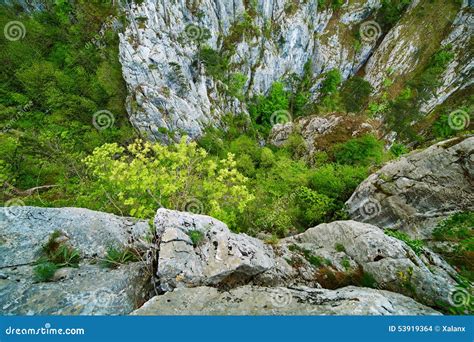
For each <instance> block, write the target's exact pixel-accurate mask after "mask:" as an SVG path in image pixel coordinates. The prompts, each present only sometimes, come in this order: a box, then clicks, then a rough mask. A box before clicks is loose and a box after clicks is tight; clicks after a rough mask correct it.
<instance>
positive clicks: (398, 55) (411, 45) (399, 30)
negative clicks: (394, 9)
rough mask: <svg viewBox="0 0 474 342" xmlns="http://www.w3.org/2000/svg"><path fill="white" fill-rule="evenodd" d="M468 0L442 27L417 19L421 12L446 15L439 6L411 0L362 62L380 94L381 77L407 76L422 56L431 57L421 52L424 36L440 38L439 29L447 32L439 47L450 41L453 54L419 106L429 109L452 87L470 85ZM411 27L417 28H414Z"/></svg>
mask: <svg viewBox="0 0 474 342" xmlns="http://www.w3.org/2000/svg"><path fill="white" fill-rule="evenodd" d="M467 3H468V2H467V1H464V3H463V5H462V8H461V9H460V10H459V12H458V13H457V14H456V15H455V16H453V20H452V22H449V23H448V26H447V27H443V26H441V23H438V25H432V23H431V22H429V21H426V22H422V21H420V13H423V14H424V15H428V16H430V17H431V18H436V17H437V16H445V17H446V16H447V15H448V14H447V13H444V12H443V13H440V12H439V7H436V6H426V4H425V3H424V2H423V1H417V2H413V3H412V5H411V6H410V9H409V10H408V11H407V13H406V14H405V15H404V17H403V18H402V19H401V20H400V22H399V23H397V24H396V25H395V27H394V28H393V29H391V30H390V32H389V33H388V34H387V35H386V36H385V37H384V38H383V41H382V42H381V43H380V45H379V46H378V47H377V49H376V50H375V51H374V54H373V55H372V56H371V57H370V58H369V60H368V61H367V64H366V65H365V72H366V74H365V76H364V78H365V79H366V80H367V81H369V82H370V83H371V84H372V86H373V87H374V89H375V91H374V92H375V93H376V94H381V93H382V92H383V91H385V90H386V89H384V88H385V86H384V80H385V79H387V78H388V79H391V80H395V83H396V82H400V81H402V80H407V79H409V78H410V76H412V75H413V72H416V68H417V65H419V63H420V62H421V61H422V60H423V59H424V58H430V57H431V55H423V54H424V52H423V50H424V49H423V47H425V46H426V40H427V39H429V40H430V41H433V40H436V39H439V36H440V34H439V33H440V32H442V30H445V31H446V32H449V33H448V34H447V36H445V37H443V36H442V35H441V39H440V40H439V42H440V45H441V47H442V48H443V47H447V46H448V45H450V46H451V49H450V51H451V52H452V53H453V56H454V57H453V59H452V60H451V61H450V62H449V64H448V66H447V67H446V69H445V71H444V72H443V75H442V76H441V79H440V86H439V87H438V89H437V90H436V91H435V94H433V96H432V97H431V98H430V99H429V100H428V101H426V102H425V103H424V104H423V105H422V106H421V108H420V109H421V111H422V112H425V113H429V112H431V111H432V110H433V109H434V108H435V107H436V106H437V105H439V104H441V103H443V102H444V101H445V100H446V99H447V98H448V97H449V96H450V95H451V94H453V93H454V92H455V91H457V90H461V89H464V88H467V87H468V86H469V85H471V84H472V83H473V73H474V52H473V51H474V49H473V41H472V39H471V38H472V35H473V30H474V25H473V24H472V22H473V19H474V14H473V12H472V9H470V8H469V6H468V5H467ZM449 15H450V14H449ZM446 18H447V17H446ZM432 20H436V19H432ZM414 27H417V28H418V29H413V28H414ZM436 37H438V38H436ZM434 52H435V51H432V52H431V53H434ZM395 86H399V84H395Z"/></svg>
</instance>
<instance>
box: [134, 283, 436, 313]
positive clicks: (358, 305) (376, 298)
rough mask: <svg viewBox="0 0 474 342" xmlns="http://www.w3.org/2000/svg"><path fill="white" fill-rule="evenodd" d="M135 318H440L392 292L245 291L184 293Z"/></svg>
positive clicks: (152, 304)
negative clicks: (407, 316) (373, 316)
mask: <svg viewBox="0 0 474 342" xmlns="http://www.w3.org/2000/svg"><path fill="white" fill-rule="evenodd" d="M132 314H133V315H139V316H147V315H437V314H439V313H438V312H436V311H434V310H433V309H431V308H428V307H426V306H424V305H421V304H419V303H417V302H415V301H414V300H412V299H411V298H408V297H405V296H402V295H400V294H396V293H391V292H388V291H381V290H373V289H367V288H357V287H352V286H351V287H345V288H342V289H338V290H335V291H333V290H325V289H312V288H309V287H296V288H284V287H276V288H265V287H255V286H242V287H238V288H236V289H232V290H230V291H225V292H219V291H218V290H217V289H215V288H212V287H197V288H181V289H176V290H174V291H173V292H168V293H166V294H165V295H163V296H156V297H153V298H152V299H151V300H150V301H148V302H147V303H145V305H143V306H142V307H141V308H140V309H138V310H136V311H134V312H133V313H132Z"/></svg>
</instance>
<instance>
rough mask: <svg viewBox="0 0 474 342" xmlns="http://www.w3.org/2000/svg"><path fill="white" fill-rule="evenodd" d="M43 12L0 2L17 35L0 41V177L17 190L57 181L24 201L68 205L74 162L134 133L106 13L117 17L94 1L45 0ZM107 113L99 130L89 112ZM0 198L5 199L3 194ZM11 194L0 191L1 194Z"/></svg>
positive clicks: (0, 18)
mask: <svg viewBox="0 0 474 342" xmlns="http://www.w3.org/2000/svg"><path fill="white" fill-rule="evenodd" d="M47 8H48V10H47V11H32V12H30V13H24V12H22V10H21V9H20V8H12V7H9V6H7V5H0V26H1V27H4V26H5V25H6V23H7V22H9V21H12V20H20V21H21V22H22V23H23V24H24V25H25V27H26V32H27V34H26V35H25V37H24V38H23V39H21V40H18V41H15V42H11V41H8V40H6V39H1V40H0V51H1V54H0V64H1V65H2V72H1V73H0V84H1V86H0V94H1V96H0V129H1V130H2V132H1V133H0V141H1V142H2V143H3V142H6V143H7V144H8V146H4V147H2V148H0V177H1V178H2V179H1V181H2V184H1V185H3V182H4V181H7V182H8V183H9V184H11V185H13V186H15V187H16V188H18V189H29V188H32V187H36V186H41V185H50V184H54V185H57V187H55V188H54V189H52V190H50V191H49V192H47V193H45V194H44V195H43V196H42V198H41V199H39V198H38V194H37V193H35V195H34V196H30V197H29V198H24V199H23V200H24V201H25V202H26V203H27V204H33V205H48V206H60V205H68V206H74V205H75V204H76V203H75V196H74V188H75V186H77V184H78V183H79V182H80V178H81V177H83V176H84V175H83V172H82V171H83V170H82V168H81V167H80V164H81V163H80V160H81V159H82V158H83V157H84V156H85V155H87V154H88V153H89V152H91V151H92V150H93V149H94V148H95V147H97V146H100V145H102V144H104V143H107V142H112V141H115V142H120V141H123V140H125V138H130V137H131V136H133V135H134V133H133V130H132V129H131V126H130V124H129V122H128V119H127V116H126V111H125V106H124V101H125V98H126V95H127V93H126V87H125V83H124V81H123V78H122V72H121V65H120V63H119V60H118V55H119V54H118V34H117V33H116V32H114V31H113V28H112V27H110V26H111V25H108V26H106V27H107V28H106V29H105V31H103V34H99V32H100V30H101V28H102V27H103V24H104V20H105V19H104V18H108V17H109V16H115V17H118V15H119V14H118V13H116V9H115V8H114V7H113V6H110V5H107V4H104V3H99V2H86V1H75V2H63V1H56V2H48V5H47ZM99 110H108V111H110V112H111V113H112V114H113V116H114V119H115V123H114V125H113V126H111V127H109V128H108V129H104V130H98V129H96V128H95V127H94V125H93V115H94V113H96V112H97V111H99ZM3 196H4V197H3ZM9 196H11V194H9V193H8V192H7V193H5V192H2V197H1V198H0V200H7V199H8V198H9Z"/></svg>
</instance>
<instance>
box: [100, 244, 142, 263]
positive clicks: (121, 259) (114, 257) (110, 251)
mask: <svg viewBox="0 0 474 342" xmlns="http://www.w3.org/2000/svg"><path fill="white" fill-rule="evenodd" d="M138 260H139V257H138V255H137V253H136V252H135V251H133V250H131V249H129V248H125V249H118V248H115V247H113V246H110V247H109V248H107V253H106V254H105V258H104V259H103V260H102V265H103V266H104V267H107V268H117V267H119V266H120V265H125V264H127V263H130V262H135V261H138Z"/></svg>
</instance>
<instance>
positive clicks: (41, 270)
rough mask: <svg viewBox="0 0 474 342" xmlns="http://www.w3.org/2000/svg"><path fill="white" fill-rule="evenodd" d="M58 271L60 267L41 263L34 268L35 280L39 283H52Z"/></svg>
mask: <svg viewBox="0 0 474 342" xmlns="http://www.w3.org/2000/svg"><path fill="white" fill-rule="evenodd" d="M58 269H59V267H58V266H57V265H56V264H54V263H52V262H41V263H39V264H37V265H36V266H35V267H34V268H33V273H34V276H35V280H36V281H38V282H47V281H50V280H51V279H53V277H54V274H55V273H56V271H57V270H58Z"/></svg>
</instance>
